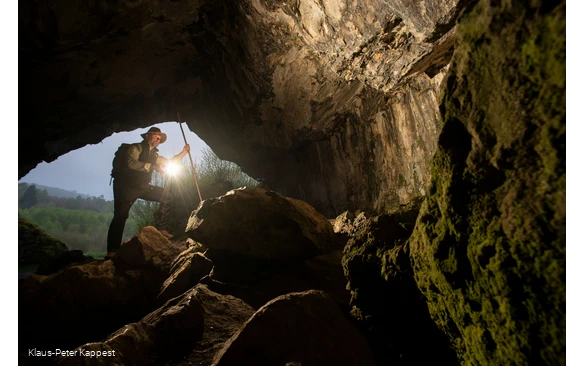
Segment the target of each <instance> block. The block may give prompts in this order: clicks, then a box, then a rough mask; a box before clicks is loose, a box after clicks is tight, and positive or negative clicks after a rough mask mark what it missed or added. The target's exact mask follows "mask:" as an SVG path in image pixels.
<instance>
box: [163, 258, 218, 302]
mask: <svg viewBox="0 0 585 366" xmlns="http://www.w3.org/2000/svg"><path fill="white" fill-rule="evenodd" d="M212 268H213V262H211V261H210V260H209V259H208V258H206V257H205V256H204V255H202V254H201V253H195V252H193V251H192V250H191V249H187V250H185V251H184V252H183V253H181V256H179V257H178V258H177V259H176V260H175V262H174V263H173V265H172V268H171V275H170V276H169V278H167V279H166V281H165V282H164V283H163V285H162V288H161V290H160V293H159V294H158V297H157V299H158V301H159V303H164V302H166V301H167V300H169V299H171V298H173V297H175V296H179V295H180V294H182V293H183V292H185V291H187V290H188V289H190V288H191V287H193V286H195V285H196V284H197V283H198V282H199V280H200V279H201V278H203V277H204V276H207V275H209V272H211V269H212Z"/></svg>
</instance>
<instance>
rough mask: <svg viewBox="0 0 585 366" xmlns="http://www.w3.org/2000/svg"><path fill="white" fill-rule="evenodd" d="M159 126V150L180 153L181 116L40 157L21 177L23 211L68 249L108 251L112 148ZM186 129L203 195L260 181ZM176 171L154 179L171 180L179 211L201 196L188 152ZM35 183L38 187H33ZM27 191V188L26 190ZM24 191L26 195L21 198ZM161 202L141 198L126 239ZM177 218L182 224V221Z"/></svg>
mask: <svg viewBox="0 0 585 366" xmlns="http://www.w3.org/2000/svg"><path fill="white" fill-rule="evenodd" d="M150 127H158V128H160V130H161V131H162V132H164V133H165V134H166V135H167V140H166V141H165V143H164V144H160V145H159V147H158V149H159V154H160V155H161V156H164V157H166V158H171V157H173V156H175V155H177V154H179V153H180V152H181V151H182V149H183V146H184V145H185V140H184V138H183V134H182V132H181V128H180V127H179V125H178V123H177V122H163V123H158V124H154V125H152V126H148V127H145V128H140V129H137V130H134V131H130V132H119V133H115V134H113V135H112V136H109V137H107V138H105V139H104V140H103V141H102V142H101V143H99V144H95V145H87V146H84V147H82V148H80V149H77V150H74V151H70V152H69V153H67V154H65V155H62V156H60V157H59V158H58V159H57V160H55V161H53V162H51V163H45V162H43V163H40V164H39V165H38V166H37V167H36V168H35V169H33V170H31V171H30V172H29V173H28V174H27V175H26V176H24V177H22V178H21V179H20V180H19V209H18V211H19V215H21V216H23V217H25V218H26V219H28V220H29V221H31V222H33V223H35V224H37V225H38V226H39V227H40V228H41V229H43V230H44V231H46V232H47V233H49V234H51V235H52V236H54V237H56V238H58V239H61V240H62V241H64V242H65V243H66V244H67V245H68V247H69V249H81V250H83V251H84V252H85V253H92V254H93V253H99V254H97V255H94V256H96V257H100V256H101V255H102V254H105V250H106V238H107V233H108V228H109V224H110V222H111V219H112V216H113V211H114V202H113V188H112V186H111V185H110V172H111V170H112V159H113V158H114V153H115V152H116V150H117V149H118V147H119V146H120V145H121V144H122V143H136V142H140V141H142V137H141V136H140V135H141V134H143V133H145V132H146V131H148V129H149V128H150ZM183 131H184V133H185V138H186V140H187V143H188V144H189V145H190V147H191V157H192V159H193V163H194V165H195V169H196V174H197V181H198V184H199V188H200V192H201V195H202V198H203V199H204V200H205V199H208V198H211V197H216V196H219V195H222V194H224V193H225V192H227V191H229V190H230V189H233V188H237V187H241V186H257V185H258V182H257V181H256V180H254V179H253V178H251V177H250V176H248V175H246V174H245V173H244V172H242V171H241V169H240V167H239V166H237V165H236V164H235V163H233V162H230V161H225V160H221V159H220V158H219V157H217V155H216V154H215V153H214V152H213V150H212V149H211V148H210V147H209V146H208V145H207V144H206V143H205V142H204V141H203V140H201V139H200V138H199V137H198V136H197V135H196V134H195V133H193V132H191V131H190V130H189V128H188V127H186V125H185V124H183ZM178 165H179V170H178V172H177V173H176V174H174V175H170V174H165V175H164V176H163V175H162V174H158V173H155V174H153V179H152V182H151V183H152V184H153V185H157V186H163V187H164V186H165V185H167V184H170V190H172V192H173V195H174V197H175V200H176V201H178V202H179V203H180V205H179V206H181V208H182V212H181V214H182V215H183V216H184V215H187V217H188V215H189V213H190V212H191V211H192V210H193V209H195V208H196V207H197V205H198V204H199V196H198V193H197V190H196V188H195V181H194V179H193V173H192V169H191V161H190V159H189V156H188V155H185V156H184V157H183V159H182V161H181V164H178ZM33 186H34V187H33ZM27 191H28V193H27ZM25 194H26V195H27V197H26V199H23V198H24V196H25ZM157 209H158V202H150V201H144V200H140V199H139V200H137V201H136V202H135V204H134V205H133V207H132V209H131V211H130V217H129V219H128V221H127V222H126V226H125V230H124V237H123V240H127V239H129V238H131V237H132V236H134V235H135V234H136V233H137V232H138V231H139V230H140V229H141V228H142V227H144V226H147V225H151V224H152V222H151V221H152V220H153V218H154V215H155V214H156V211H157ZM179 224H182V223H181V222H179Z"/></svg>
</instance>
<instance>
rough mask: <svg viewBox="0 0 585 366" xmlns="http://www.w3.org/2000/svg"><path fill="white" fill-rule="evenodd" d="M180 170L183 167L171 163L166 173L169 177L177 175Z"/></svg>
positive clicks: (166, 166)
mask: <svg viewBox="0 0 585 366" xmlns="http://www.w3.org/2000/svg"><path fill="white" fill-rule="evenodd" d="M180 170H181V167H180V166H179V164H177V163H175V162H172V161H170V162H168V163H167V164H166V165H165V172H166V173H167V174H169V175H176V174H177V173H178V172H179V171H180Z"/></svg>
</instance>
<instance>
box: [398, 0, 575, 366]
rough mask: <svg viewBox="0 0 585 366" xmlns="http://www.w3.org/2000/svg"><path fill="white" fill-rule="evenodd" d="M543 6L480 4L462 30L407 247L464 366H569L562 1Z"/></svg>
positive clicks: (436, 315)
mask: <svg viewBox="0 0 585 366" xmlns="http://www.w3.org/2000/svg"><path fill="white" fill-rule="evenodd" d="M535 4H536V5H535ZM536 6H539V5H538V3H535V2H501V3H498V4H497V5H496V4H495V3H490V2H488V1H480V2H479V3H478V4H477V6H476V7H475V8H474V9H473V10H472V11H471V12H470V13H469V14H468V16H467V17H466V18H465V19H464V20H462V22H461V23H460V25H459V26H458V32H459V35H458V37H459V39H458V43H457V47H456V50H455V54H454V59H453V62H452V66H451V68H450V70H449V73H448V75H447V76H446V78H447V89H446V91H445V92H444V93H443V97H442V99H443V100H442V110H443V111H444V116H443V117H444V120H445V127H444V129H443V132H442V134H441V137H440V141H439V147H438V150H437V153H436V155H435V158H434V159H433V162H432V164H431V170H432V173H431V174H432V178H431V187H430V190H429V196H428V198H427V201H426V202H425V204H423V206H422V208H421V215H420V218H419V220H418V222H417V226H416V228H415V230H414V232H413V235H412V238H411V240H410V246H411V260H412V262H413V268H414V271H415V278H416V281H417V284H418V286H419V288H420V289H421V291H422V292H423V294H424V296H425V297H426V299H427V303H428V306H429V311H430V313H431V316H432V317H433V319H434V320H435V322H436V323H437V324H438V325H439V326H440V327H441V329H443V330H444V331H445V332H446V333H447V334H449V336H450V338H451V341H452V345H453V347H455V349H456V351H457V353H458V356H459V358H460V361H461V363H462V364H465V365H495V364H498V365H500V364H502V365H503V364H515V365H533V364H548V365H557V364H564V358H565V344H564V339H565V337H564V327H565V312H564V308H565V262H564V258H565V208H564V207H565V200H566V198H565V196H566V194H565V181H566V173H565V145H564V140H565V81H564V79H565V66H564V62H565V61H564V58H565V48H564V47H565V46H564V37H565V20H564V3H562V4H560V5H559V6H557V7H556V8H553V7H552V6H550V5H547V6H546V7H545V6H543V5H542V6H541V7H540V8H536ZM458 126H464V130H465V131H463V130H462V129H461V128H460V127H458ZM466 133H467V134H466ZM466 144H468V145H469V147H470V148H469V149H465V148H462V147H461V146H462V145H466Z"/></svg>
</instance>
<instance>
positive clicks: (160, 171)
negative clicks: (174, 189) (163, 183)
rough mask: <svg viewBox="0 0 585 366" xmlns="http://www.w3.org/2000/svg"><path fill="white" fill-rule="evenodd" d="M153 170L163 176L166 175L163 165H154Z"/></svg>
mask: <svg viewBox="0 0 585 366" xmlns="http://www.w3.org/2000/svg"><path fill="white" fill-rule="evenodd" d="M153 169H154V170H156V171H157V172H159V173H161V174H164V173H165V169H164V168H163V167H162V165H158V164H154V165H153Z"/></svg>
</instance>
